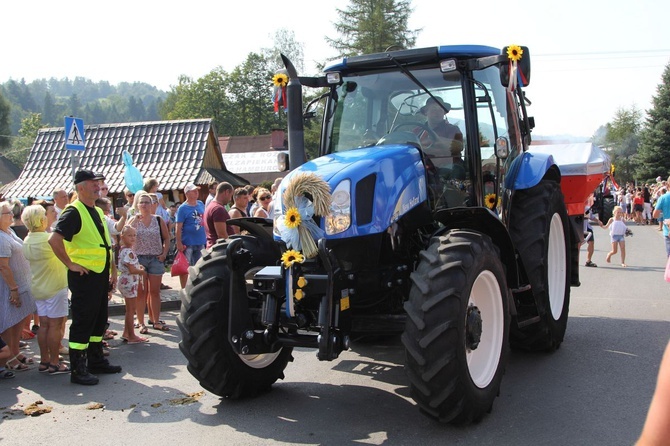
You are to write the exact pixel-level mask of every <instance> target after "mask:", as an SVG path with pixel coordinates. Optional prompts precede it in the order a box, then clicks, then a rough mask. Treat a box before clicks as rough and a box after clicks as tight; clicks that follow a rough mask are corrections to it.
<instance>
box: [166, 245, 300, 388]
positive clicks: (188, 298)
mask: <svg viewBox="0 0 670 446" xmlns="http://www.w3.org/2000/svg"><path fill="white" fill-rule="evenodd" d="M229 242H230V241H229V240H224V241H221V242H219V243H217V244H216V245H214V246H213V247H212V248H211V249H210V250H209V251H208V252H207V254H206V255H205V256H203V258H202V259H201V260H199V261H198V263H197V264H196V265H195V266H194V267H193V268H192V269H191V271H190V276H189V282H188V284H187V285H186V289H185V290H184V292H183V293H182V307H181V313H180V315H179V317H178V319H177V324H178V326H179V329H180V330H181V334H182V340H181V342H180V343H179V349H180V350H181V352H182V353H183V354H184V356H185V357H186V359H187V360H188V366H187V368H188V371H189V372H190V373H191V374H192V375H193V376H194V377H195V378H196V379H197V380H198V381H199V382H200V385H202V387H204V388H205V389H207V390H209V391H210V392H212V393H214V394H216V395H219V396H223V397H229V398H242V397H248V396H254V395H256V394H257V393H259V392H261V391H264V390H267V389H269V388H270V386H271V385H272V384H273V383H274V382H275V381H277V380H278V379H283V378H284V373H283V370H284V369H285V368H286V366H287V364H288V362H289V361H290V360H292V359H293V358H292V356H291V353H292V350H293V349H292V348H287V347H283V348H282V349H281V350H279V351H277V352H274V353H267V354H260V355H240V354H238V353H237V352H236V351H235V350H234V349H233V347H232V346H231V344H230V342H229V341H228V321H229V317H228V313H229V300H230V298H231V296H230V295H229V293H230V280H231V271H230V269H229V267H228V262H227V254H226V249H227V247H228V244H229ZM254 242H255V240H254V238H253V237H247V238H246V239H245V240H244V247H245V248H246V249H249V250H250V251H251V252H252V253H253V252H254V251H255V249H254V248H256V247H257V246H255V243H254ZM256 254H259V255H257V256H252V258H256V259H257V261H261V260H269V259H266V258H264V256H263V255H262V254H261V253H260V252H257V253H256ZM273 263H274V260H272V261H270V262H269V263H268V264H273ZM256 269H257V265H248V266H247V267H246V271H245V276H246V277H247V279H249V275H250V274H253V272H254V271H255V270H256ZM235 298H236V299H238V298H245V299H248V303H249V307H250V308H258V307H260V303H261V302H260V300H259V299H257V296H253V295H252V294H251V293H247V296H235Z"/></svg>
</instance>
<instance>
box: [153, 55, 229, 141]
mask: <svg viewBox="0 0 670 446" xmlns="http://www.w3.org/2000/svg"><path fill="white" fill-rule="evenodd" d="M228 78H229V75H228V73H227V72H226V71H225V70H224V69H223V68H221V67H218V68H215V69H214V70H212V71H210V72H209V73H208V74H206V75H205V76H204V77H202V78H200V79H198V80H197V81H193V80H192V79H191V78H190V77H188V76H180V77H179V83H178V84H177V86H175V87H172V90H171V91H170V92H169V93H168V97H167V99H166V101H165V103H164V104H163V107H162V108H161V115H163V116H165V118H166V119H198V118H212V119H213V120H214V124H215V126H216V129H217V131H218V134H219V135H230V134H234V133H230V130H231V122H233V121H234V119H233V115H234V114H235V113H236V112H237V111H236V110H235V109H234V107H232V106H231V105H232V101H231V98H230V96H229V93H228V83H229V79H228Z"/></svg>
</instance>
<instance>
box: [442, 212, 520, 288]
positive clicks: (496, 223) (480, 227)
mask: <svg viewBox="0 0 670 446" xmlns="http://www.w3.org/2000/svg"><path fill="white" fill-rule="evenodd" d="M435 219H436V220H437V221H439V222H440V223H442V224H443V225H444V227H442V228H440V229H439V230H438V231H437V232H435V233H434V234H433V236H434V237H436V236H440V235H443V234H444V233H446V232H448V231H450V230H452V229H469V230H474V231H477V232H480V233H482V234H486V235H488V236H489V237H491V240H493V243H495V244H496V246H498V249H499V250H500V259H501V261H502V263H503V265H504V267H505V274H506V276H507V284H508V285H509V287H510V288H517V287H518V286H519V275H518V268H517V260H516V254H515V250H514V244H513V243H512V239H511V238H510V235H509V232H508V231H507V228H506V227H505V225H504V224H503V222H502V221H500V218H498V216H497V215H496V214H494V213H493V212H491V211H490V210H489V209H487V208H484V207H456V208H449V209H440V210H438V211H437V212H435Z"/></svg>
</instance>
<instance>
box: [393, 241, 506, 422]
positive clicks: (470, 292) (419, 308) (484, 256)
mask: <svg viewBox="0 0 670 446" xmlns="http://www.w3.org/2000/svg"><path fill="white" fill-rule="evenodd" d="M507 295H508V290H507V282H506V279H505V274H504V270H503V266H502V264H501V262H500V256H499V255H498V250H497V248H496V247H495V245H494V244H493V242H492V241H491V239H490V238H489V237H487V236H485V235H483V234H480V233H476V232H470V231H451V232H449V233H448V234H446V235H444V236H441V237H435V238H433V240H432V241H431V244H430V246H429V247H428V249H426V250H425V251H422V252H421V262H420V263H419V265H418V267H417V270H416V271H415V272H414V273H412V289H411V291H410V297H409V300H408V301H407V303H406V304H405V310H406V311H407V315H408V318H407V324H406V328H405V333H404V334H403V336H402V341H403V344H404V346H405V349H406V352H407V355H406V356H407V357H406V365H405V368H406V371H407V374H408V376H409V379H410V389H411V393H412V397H413V398H414V400H415V401H416V402H417V404H418V405H419V407H420V408H421V410H422V411H423V412H425V413H427V414H428V415H429V416H431V417H434V418H437V419H438V420H440V421H442V422H449V423H467V422H471V421H476V420H479V419H480V418H481V417H482V416H484V414H485V413H486V412H488V411H490V409H491V407H492V405H493V400H494V399H495V397H496V396H497V395H498V392H499V389H500V382H501V380H502V375H503V373H504V369H505V365H506V363H507V352H508V349H507V336H508V329H509V312H508V306H507Z"/></svg>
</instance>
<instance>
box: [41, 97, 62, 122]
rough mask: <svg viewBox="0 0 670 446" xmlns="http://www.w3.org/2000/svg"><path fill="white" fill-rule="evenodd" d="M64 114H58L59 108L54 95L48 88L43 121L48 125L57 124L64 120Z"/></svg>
mask: <svg viewBox="0 0 670 446" xmlns="http://www.w3.org/2000/svg"><path fill="white" fill-rule="evenodd" d="M62 119H63V117H62V116H58V108H57V107H56V102H55V101H54V98H53V96H52V95H51V93H49V91H48V90H47V91H46V93H44V108H43V109H42V121H44V123H45V124H47V125H55V124H56V123H57V122H59V121H60V120H62Z"/></svg>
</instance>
